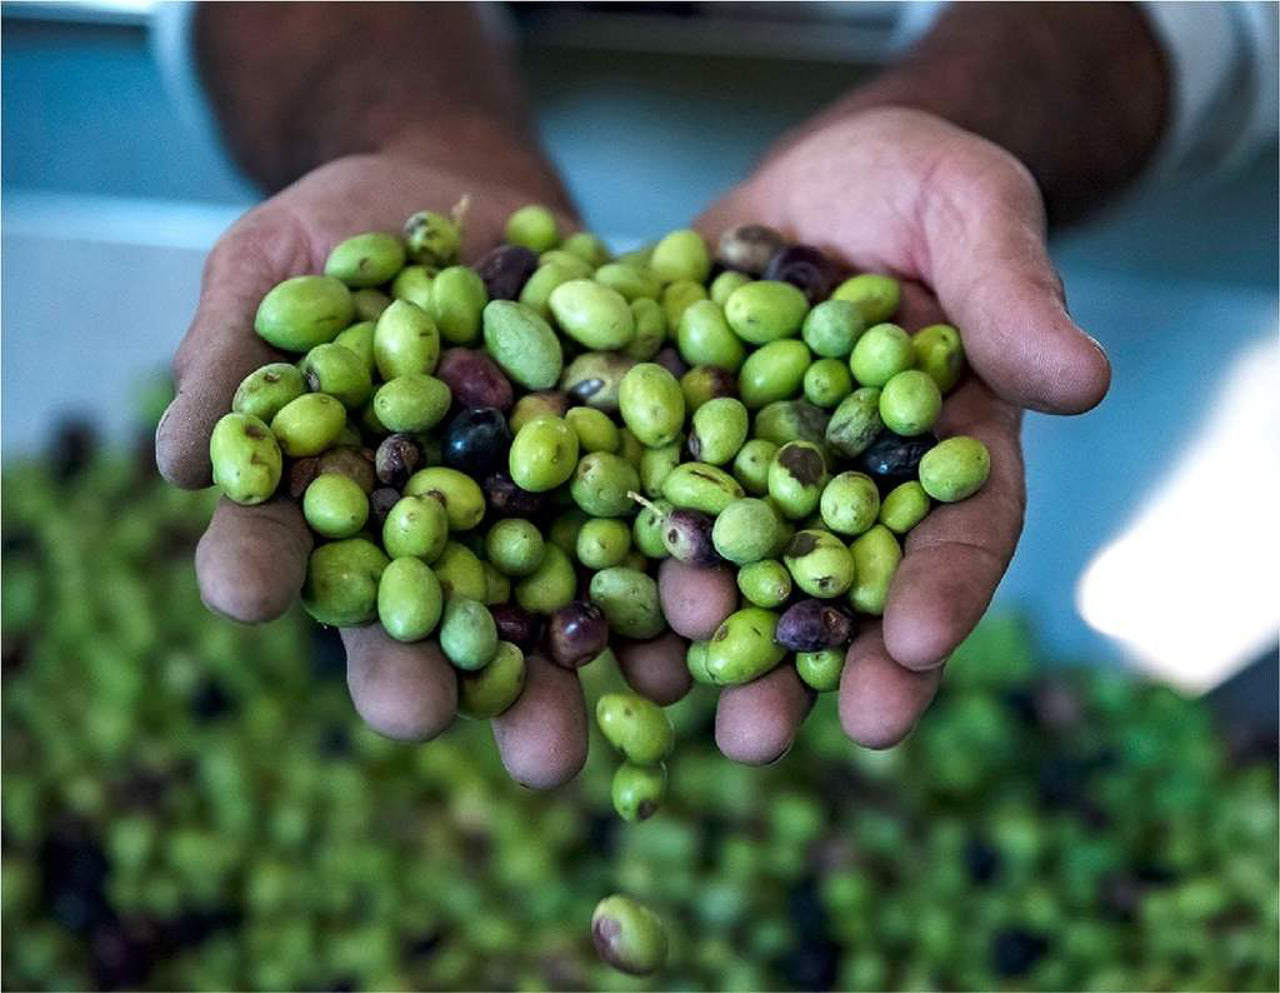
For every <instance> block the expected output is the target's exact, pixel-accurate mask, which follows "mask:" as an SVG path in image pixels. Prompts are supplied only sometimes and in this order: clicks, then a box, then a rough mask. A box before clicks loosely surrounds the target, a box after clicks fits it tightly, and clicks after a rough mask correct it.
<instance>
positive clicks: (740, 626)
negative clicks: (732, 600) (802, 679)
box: [706, 607, 787, 686]
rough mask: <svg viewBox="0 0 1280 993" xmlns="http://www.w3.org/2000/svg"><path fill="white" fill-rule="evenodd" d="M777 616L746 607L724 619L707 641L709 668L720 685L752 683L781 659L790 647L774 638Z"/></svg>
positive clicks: (712, 676) (707, 666)
mask: <svg viewBox="0 0 1280 993" xmlns="http://www.w3.org/2000/svg"><path fill="white" fill-rule="evenodd" d="M777 628H778V615H777V614H776V613H774V612H773V611H771V610H764V609H762V608H760V607H744V608H742V609H741V610H738V611H735V612H734V613H732V614H730V615H729V616H728V617H727V618H725V620H724V623H722V624H721V625H720V627H718V628H717V629H716V632H715V634H713V635H712V636H711V640H710V641H709V642H708V643H707V658H706V669H707V674H708V675H709V676H710V677H711V679H712V681H713V682H715V683H718V684H719V685H721V686H733V685H737V684H740V683H749V682H751V680H753V679H756V678H758V677H760V676H763V675H764V674H765V673H766V672H768V671H769V670H770V669H772V668H773V667H774V666H776V665H777V664H778V663H779V662H781V661H782V659H783V657H784V656H785V655H786V654H787V650H786V649H785V648H783V647H782V646H781V645H780V644H778V643H777V642H776V641H775V640H774V632H775V631H776V630H777Z"/></svg>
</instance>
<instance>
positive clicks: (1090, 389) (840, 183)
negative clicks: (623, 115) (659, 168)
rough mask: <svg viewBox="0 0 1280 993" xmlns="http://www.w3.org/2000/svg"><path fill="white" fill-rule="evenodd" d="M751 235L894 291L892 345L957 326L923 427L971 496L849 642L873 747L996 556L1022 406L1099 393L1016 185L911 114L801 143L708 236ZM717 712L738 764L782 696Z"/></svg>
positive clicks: (986, 588) (856, 702) (855, 122)
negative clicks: (887, 280) (953, 362)
mask: <svg viewBox="0 0 1280 993" xmlns="http://www.w3.org/2000/svg"><path fill="white" fill-rule="evenodd" d="M747 222H757V223H764V224H768V225H770V226H772V227H776V228H778V229H779V230H781V231H783V232H785V233H786V234H787V235H788V236H789V237H790V238H791V239H793V240H795V241H799V242H804V243H808V244H812V245H815V246H817V247H820V248H823V249H825V250H826V251H828V252H830V253H831V254H832V255H834V256H836V257H838V258H840V259H842V260H843V261H844V262H846V263H848V264H849V265H851V266H853V267H854V268H856V269H859V270H866V271H873V272H888V273H892V274H894V275H896V276H898V277H899V278H901V279H902V280H903V284H904V291H903V304H902V307H901V309H900V311H899V313H898V316H897V317H896V318H895V319H896V320H898V321H899V322H900V323H902V324H903V325H904V326H906V327H907V329H908V330H915V329H917V328H919V327H922V326H923V325H925V324H928V323H932V322H935V321H939V320H943V319H946V317H944V315H947V316H949V318H950V320H951V321H952V322H954V323H955V324H956V325H957V326H958V327H959V328H960V329H961V333H962V335H963V338H964V343H965V349H966V352H967V355H968V358H969V361H970V364H971V366H972V367H973V369H974V371H975V372H976V374H977V375H976V376H975V377H971V378H970V379H969V381H968V382H967V383H966V384H965V385H964V386H962V387H961V388H960V389H959V390H957V391H956V393H955V394H953V395H952V397H951V398H949V400H948V403H947V407H946V411H945V413H944V416H943V420H942V422H941V424H940V425H939V430H940V431H941V432H942V433H943V434H956V433H966V434H972V435H975V436H976V437H978V438H980V439H982V440H983V441H984V442H985V443H986V444H987V446H988V448H989V449H990V451H991V456H992V476H991V480H990V482H989V484H988V485H987V487H986V488H985V489H984V490H983V491H982V492H981V493H980V494H979V495H978V496H977V497H975V498H973V499H971V500H968V501H965V502H964V503H960V504H954V505H949V506H943V507H939V508H938V509H936V510H935V511H934V513H932V514H931V515H930V516H929V517H928V518H927V519H926V520H925V521H924V522H923V523H922V524H921V525H920V526H918V527H917V528H915V529H914V530H913V531H912V532H911V534H910V536H909V538H908V540H907V542H906V547H905V553H906V554H905V556H904V558H903V561H902V564H901V566H900V568H899V570H898V573H897V575H896V577H895V579H894V583H893V586H892V589H891V591H890V597H889V601H888V605H887V608H886V611H885V616H884V619H883V624H875V625H872V626H870V627H869V628H865V629H864V630H863V632H862V633H861V634H860V635H859V637H858V638H857V640H856V641H855V642H854V644H853V645H852V647H851V649H850V652H849V663H848V664H847V666H846V670H845V676H844V679H843V682H842V685H841V691H840V712H841V718H842V720H843V722H844V726H845V729H846V731H847V732H848V733H849V735H850V736H851V737H852V738H854V739H855V740H857V741H860V742H862V743H864V744H868V745H873V746H881V747H882V746H884V745H888V744H892V743H893V742H895V741H897V740H898V739H900V738H901V737H902V736H903V735H904V734H906V733H907V732H908V731H909V730H910V728H911V727H912V725H913V724H914V722H915V721H916V720H917V719H918V717H919V715H920V713H921V712H922V711H923V709H924V708H925V707H926V706H927V705H928V703H929V701H930V700H931V699H932V696H933V693H934V691H935V690H936V687H937V684H938V680H939V678H940V674H941V666H942V664H943V663H944V662H945V660H946V657H947V656H948V655H949V654H950V652H951V651H952V650H953V649H954V648H955V646H956V645H957V644H959V642H960V641H961V640H962V639H963V638H964V637H965V636H966V635H967V634H968V633H969V631H970V630H972V628H973V626H974V625H975V624H976V623H977V621H978V619H979V618H980V617H981V615H982V612H983V611H984V610H985V609H986V606H987V604H988V603H989V602H990V599H991V596H992V594H993V593H994V591H995V588H996V585H997V584H998V583H999V581H1000V577H1001V576H1002V575H1003V573H1004V570H1005V568H1006V567H1007V566H1008V563H1009V560H1010V558H1011V557H1012V555H1013V551H1014V547H1015V545H1016V543H1017V539H1018V535H1019V533H1020V531H1021V527H1022V516H1023V508H1024V504H1025V487H1024V484H1023V466H1022V456H1021V450H1020V446H1019V440H1018V430H1019V423H1020V419H1021V409H1022V408H1023V407H1030V408H1034V409H1040V410H1049V411H1054V412H1060V413H1069V412H1077V411H1080V410H1084V409H1088V408H1089V407H1091V406H1093V405H1094V404H1095V403H1097V402H1098V401H1099V400H1100V399H1101V396H1102V394H1103V392H1105V390H1106V385H1107V378H1108V375H1107V366H1106V360H1105V357H1104V356H1103V355H1102V353H1101V350H1100V349H1099V348H1098V347H1097V345H1096V343H1094V342H1093V341H1092V339H1089V338H1088V337H1087V336H1085V335H1084V334H1083V333H1082V332H1080V331H1079V329H1078V328H1076V327H1075V325H1074V324H1072V323H1071V321H1070V319H1069V318H1068V317H1067V316H1066V311H1065V307H1064V304H1063V301H1062V296H1061V287H1060V284H1059V283H1058V281H1057V277H1056V275H1055V274H1054V272H1053V270H1052V268H1051V266H1050V265H1049V262H1048V259H1047V256H1046V253H1045V249H1044V242H1043V230H1044V228H1043V213H1042V210H1041V206H1040V199H1039V195H1038V192H1037V191H1036V188H1035V186H1034V184H1033V182H1032V181H1031V179H1030V177H1029V175H1028V174H1027V173H1026V171H1025V170H1024V169H1023V168H1022V167H1021V166H1020V165H1019V164H1018V163H1017V162H1016V161H1014V160H1013V159H1012V158H1011V157H1010V156H1008V155H1007V154H1006V153H1005V152H1003V151H1001V150H1000V149H998V148H996V147H995V146H993V145H990V144H989V143H987V142H985V141H983V140H981V139H979V138H976V137H974V136H973V135H970V134H968V133H966V132H963V131H961V130H959V129H958V128H955V127H953V126H951V125H949V124H946V123H944V122H942V121H939V120H937V119H935V118H931V117H929V116H927V115H924V114H919V113H916V112H910V111H896V110H883V111H873V112H868V113H865V114H863V115H860V116H859V117H856V118H854V119H852V120H849V121H845V122H842V123H840V124H838V125H834V126H830V127H827V128H825V129H823V130H821V131H818V132H816V133H815V134H813V135H811V136H809V137H806V138H803V139H801V140H800V141H798V142H797V143H795V144H793V145H792V146H791V147H790V148H788V149H787V150H785V151H784V152H782V153H781V154H779V155H778V156H776V157H775V158H773V159H772V160H771V161H769V162H768V163H766V165H765V166H764V167H763V168H761V169H760V171H759V172H757V173H756V175H755V176H753V177H752V178H751V179H750V180H748V181H747V182H746V183H744V184H742V185H741V186H739V187H738V188H736V189H735V190H733V191H732V192H731V193H730V194H729V195H728V196H726V197H725V198H724V199H723V200H721V201H720V202H719V203H717V204H716V205H714V206H713V207H712V208H711V209H710V210H709V211H708V212H707V213H706V214H705V215H704V217H703V218H702V221H701V226H702V227H703V228H704V229H705V230H706V231H708V232H709V233H710V234H712V235H715V234H718V233H719V232H720V231H723V230H725V229H727V228H729V227H731V226H733V225H736V224H740V223H747ZM786 678H790V679H791V680H794V677H783V676H779V677H778V678H777V680H775V684H776V685H775V686H774V687H773V688H772V691H771V693H770V694H769V695H765V694H761V693H759V692H757V694H756V697H755V698H753V699H751V700H745V699H744V700H743V701H740V702H738V701H735V705H734V707H733V709H732V711H731V712H730V713H729V714H726V713H725V709H726V708H725V707H724V706H723V705H722V712H721V720H720V729H719V730H720V733H721V739H722V740H721V744H722V747H723V746H725V745H726V744H728V745H730V746H731V747H734V748H735V749H736V750H739V751H741V752H743V753H744V754H751V755H755V754H758V753H759V751H760V749H758V748H754V747H753V745H754V744H755V742H754V741H753V732H752V731H751V730H750V729H751V728H753V727H755V726H758V725H759V723H760V722H761V720H762V719H763V718H764V713H763V711H764V709H765V708H776V707H777V705H778V699H779V698H787V697H789V696H790V697H793V696H794V695H795V692H796V690H795V688H794V687H792V686H790V685H787V684H786V683H785V682H784V679H786Z"/></svg>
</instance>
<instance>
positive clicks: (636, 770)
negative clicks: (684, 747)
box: [610, 762, 667, 823]
mask: <svg viewBox="0 0 1280 993" xmlns="http://www.w3.org/2000/svg"><path fill="white" fill-rule="evenodd" d="M666 791H667V767H666V766H665V765H663V764H662V763H661V762H659V763H657V764H656V765H636V764H635V763H633V762H624V763H622V765H620V766H618V771H617V772H615V773H614V774H613V785H612V788H611V790H610V792H611V794H612V797H613V809H614V810H616V811H617V812H618V816H619V817H621V818H622V819H623V820H624V821H628V822H632V823H634V822H636V821H644V820H648V819H649V818H650V817H652V816H653V815H654V814H655V813H656V812H657V810H658V805H659V804H660V803H661V802H662V797H663V795H664V794H665V793H666Z"/></svg>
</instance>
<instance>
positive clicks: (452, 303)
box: [423, 265, 489, 372]
mask: <svg viewBox="0 0 1280 993" xmlns="http://www.w3.org/2000/svg"><path fill="white" fill-rule="evenodd" d="M488 302H489V291H488V290H487V289H486V288H485V285H484V280H483V279H481V278H480V275H479V273H477V272H476V271H475V270H474V269H472V268H470V267H469V266H465V265H455V266H449V268H447V269H441V270H440V272H439V274H437V276H436V278H435V279H434V280H433V281H432V283H431V316H432V317H433V318H434V319H435V322H436V328H437V329H438V330H439V332H440V337H441V338H443V339H444V340H445V341H447V342H449V343H450V344H453V345H469V344H471V342H473V341H475V340H476V339H477V338H479V337H480V323H481V315H482V314H483V313H484V308H485V305H486V304H488ZM423 371H424V372H432V371H433V369H424V370H423Z"/></svg>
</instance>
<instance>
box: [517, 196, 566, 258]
mask: <svg viewBox="0 0 1280 993" xmlns="http://www.w3.org/2000/svg"><path fill="white" fill-rule="evenodd" d="M505 236H506V240H507V244H509V245H523V246H524V247H525V248H528V249H530V250H531V251H534V252H546V251H549V250H550V249H553V248H555V247H556V245H558V244H560V225H559V224H558V223H557V222H556V215H555V214H553V213H551V211H550V210H548V209H547V208H546V207H543V206H541V205H539V204H528V205H527V206H524V207H521V208H520V209H519V210H517V211H515V212H514V213H513V214H512V215H511V216H510V217H508V218H507V226H506V235H505Z"/></svg>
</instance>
